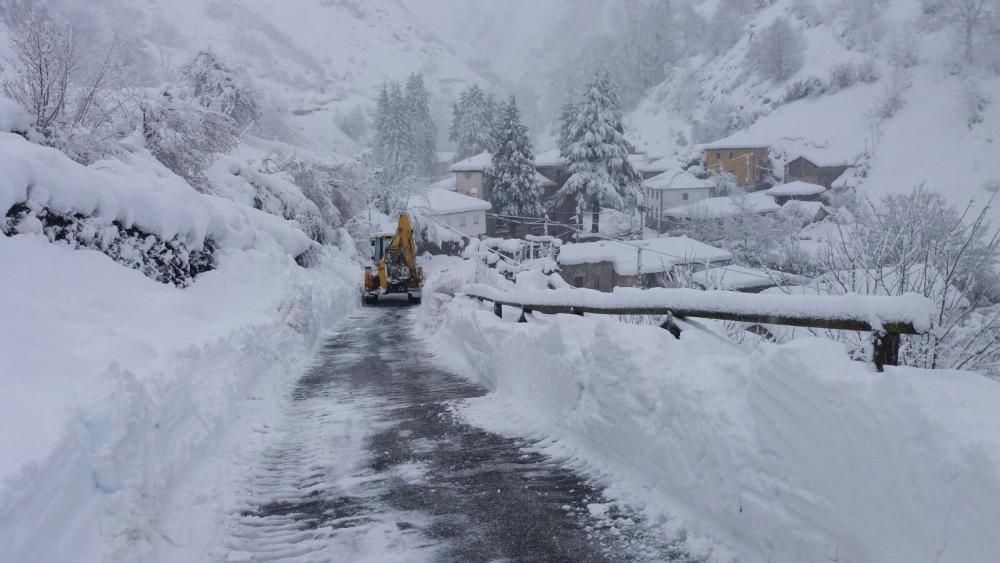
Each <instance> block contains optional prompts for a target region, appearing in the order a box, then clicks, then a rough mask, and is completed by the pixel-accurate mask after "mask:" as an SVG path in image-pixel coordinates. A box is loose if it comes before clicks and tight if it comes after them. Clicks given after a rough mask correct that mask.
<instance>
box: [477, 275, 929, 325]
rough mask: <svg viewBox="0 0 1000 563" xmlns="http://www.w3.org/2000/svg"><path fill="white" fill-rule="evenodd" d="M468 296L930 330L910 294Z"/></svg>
mask: <svg viewBox="0 0 1000 563" xmlns="http://www.w3.org/2000/svg"><path fill="white" fill-rule="evenodd" d="M462 293H464V294H465V295H468V296H470V297H476V298H480V299H486V300H488V301H493V302H497V303H501V304H503V305H511V306H518V307H522V308H525V309H529V310H535V311H539V312H546V309H549V310H555V309H561V308H574V309H576V311H577V312H593V313H608V314H619V313H635V314H666V313H667V312H672V313H674V314H675V315H677V316H690V317H702V316H703V317H708V318H732V319H733V320H740V319H739V318H737V317H742V318H746V319H748V320H751V322H766V321H767V320H774V323H773V324H796V325H800V326H812V325H811V321H816V320H822V321H827V322H829V323H831V324H839V325H841V326H830V328H843V329H845V330H873V331H886V332H892V333H896V334H907V333H911V334H912V333H917V334H922V333H925V332H927V331H929V330H930V329H931V326H932V324H933V317H934V305H933V304H932V303H931V301H930V300H929V299H927V298H926V297H923V296H921V295H917V294H915V293H907V294H905V295H900V296H872V295H856V294H848V295H759V294H748V293H737V292H733V291H700V290H695V289H672V288H654V289H635V288H616V289H615V290H614V292H612V293H603V292H600V291H596V290H592V289H558V290H550V291H540V290H514V291H512V292H505V291H500V290H498V289H496V288H493V287H490V286H485V285H478V284H473V285H469V286H466V287H465V289H464V291H463V292H462Z"/></svg>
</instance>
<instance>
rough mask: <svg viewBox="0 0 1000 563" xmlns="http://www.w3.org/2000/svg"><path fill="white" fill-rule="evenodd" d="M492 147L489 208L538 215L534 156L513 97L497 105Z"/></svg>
mask: <svg viewBox="0 0 1000 563" xmlns="http://www.w3.org/2000/svg"><path fill="white" fill-rule="evenodd" d="M495 149H496V150H495V151H494V153H493V162H492V165H491V166H490V167H489V168H488V169H487V170H486V179H487V182H489V186H490V202H491V203H492V204H493V209H494V210H495V211H496V213H497V214H499V215H512V216H517V217H525V216H528V217H531V216H538V215H541V214H542V213H543V209H542V204H541V186H540V185H539V183H538V180H537V178H536V172H535V155H534V153H533V152H532V148H531V141H530V140H529V139H528V128H527V127H525V126H524V124H522V123H521V113H520V111H518V109H517V102H516V101H515V100H514V98H513V97H511V98H510V101H509V102H507V103H501V104H499V123H498V124H497V133H496V147H495ZM514 225H515V224H514V223H512V224H511V233H512V235H516V227H515V226H514Z"/></svg>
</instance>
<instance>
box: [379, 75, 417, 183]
mask: <svg viewBox="0 0 1000 563" xmlns="http://www.w3.org/2000/svg"><path fill="white" fill-rule="evenodd" d="M408 111H409V109H408V107H407V103H406V98H405V96H404V95H403V90H402V87H401V86H400V85H399V84H398V83H393V84H390V85H383V86H382V90H381V92H380V94H379V99H378V106H377V108H376V110H375V159H376V161H377V162H378V165H379V167H380V169H381V183H382V184H383V185H387V186H391V185H395V184H397V183H399V182H401V181H402V180H403V179H404V178H407V177H409V176H412V175H413V174H414V172H415V157H414V153H413V146H414V143H413V131H412V125H411V120H410V118H409V115H408Z"/></svg>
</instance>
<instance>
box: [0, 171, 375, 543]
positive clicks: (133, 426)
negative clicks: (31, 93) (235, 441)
mask: <svg viewBox="0 0 1000 563" xmlns="http://www.w3.org/2000/svg"><path fill="white" fill-rule="evenodd" d="M0 158H3V157H0ZM57 162H58V161H57ZM57 166H59V165H58V164H57ZM80 175H81V177H86V174H85V173H84V172H81V173H80ZM109 177H110V175H109ZM256 246H257V248H256V249H254V250H250V251H235V250H228V251H222V252H221V253H220V255H219V264H218V268H217V269H216V270H213V271H211V272H208V273H205V274H203V275H201V276H199V277H198V278H197V280H196V281H195V283H194V284H193V285H192V286H190V287H189V288H187V289H184V290H180V289H177V288H174V287H172V286H167V285H163V284H159V283H157V282H154V281H152V280H150V279H148V278H146V277H144V276H142V275H141V274H139V273H138V272H135V271H133V270H129V269H127V268H123V267H121V266H120V265H118V264H116V263H114V262H112V261H111V259H109V258H108V257H106V256H104V255H103V254H100V253H97V252H93V251H89V250H71V249H70V248H68V247H66V246H63V245H57V244H50V243H49V242H48V241H47V239H45V238H43V237H40V236H35V235H19V236H14V237H9V238H7V237H0V264H2V265H3V266H2V267H0V287H3V291H2V292H0V310H2V311H4V314H3V316H2V319H3V321H2V322H0V387H2V388H3V389H4V392H3V393H2V394H0V561H71V560H72V561H105V560H107V561H156V560H162V559H161V558H160V557H158V556H157V555H156V552H157V551H158V550H160V549H162V548H163V547H164V546H166V545H169V544H170V542H176V541H179V540H181V539H182V538H176V537H171V536H170V534H168V533H167V531H166V530H165V529H164V522H163V521H162V520H161V518H162V517H163V514H164V510H165V507H167V506H168V505H169V504H170V503H171V502H173V499H174V496H175V494H176V492H177V490H178V489H179V488H183V486H184V485H185V483H187V482H189V481H191V478H190V470H191V468H192V467H193V466H195V465H196V464H198V463H203V462H204V461H203V460H214V464H215V465H216V466H220V467H224V466H226V464H227V463H228V462H227V460H226V457H225V455H224V453H220V452H219V450H218V448H219V444H220V440H221V439H222V437H223V436H224V435H225V434H226V432H227V431H228V430H229V429H231V428H233V427H235V426H238V425H246V424H250V423H251V422H252V420H251V419H249V418H246V417H244V416H243V415H242V414H241V413H242V412H243V411H244V410H245V408H248V407H249V406H252V405H254V404H258V403H261V402H262V401H263V402H267V401H271V400H274V398H275V397H279V398H280V394H281V393H282V392H283V390H284V388H283V387H282V384H283V383H288V382H290V379H291V378H293V377H295V376H297V375H298V374H300V373H301V371H302V370H303V369H304V367H305V364H306V363H307V362H308V361H309V358H310V357H311V353H312V351H313V349H314V347H315V345H316V344H317V341H318V337H319V334H320V332H321V331H322V330H324V329H325V328H327V327H329V326H330V325H331V323H332V322H334V321H335V320H336V319H338V318H340V317H341V316H342V315H343V314H344V313H345V312H346V311H347V310H349V309H351V308H352V307H353V305H354V303H355V301H356V299H355V298H356V294H355V291H354V287H355V285H356V281H357V279H358V278H359V276H360V273H359V272H358V271H357V268H356V267H355V266H353V265H351V263H350V261H349V260H348V257H347V256H345V255H342V254H340V253H339V252H338V251H336V250H334V249H330V248H326V249H324V255H323V257H322V259H321V260H320V263H319V264H318V265H317V266H316V267H314V268H310V269H304V268H299V267H297V266H296V265H295V262H294V261H293V259H292V258H291V257H290V256H289V255H288V254H287V253H286V248H284V247H282V246H280V245H278V244H277V243H276V242H274V241H271V240H267V239H262V240H259V241H258V244H257V245H256ZM213 454H215V455H213ZM220 458H221V459H220ZM211 494H212V491H211V490H210V489H209V491H208V492H207V493H204V494H202V495H200V496H197V498H193V499H190V500H191V502H189V503H187V504H186V505H185V506H184V508H183V514H185V515H187V516H189V517H194V516H195V515H197V514H198V513H201V512H204V511H211V510H213V507H214V506H215V501H214V500H213V498H212V496H211ZM207 520H211V519H207Z"/></svg>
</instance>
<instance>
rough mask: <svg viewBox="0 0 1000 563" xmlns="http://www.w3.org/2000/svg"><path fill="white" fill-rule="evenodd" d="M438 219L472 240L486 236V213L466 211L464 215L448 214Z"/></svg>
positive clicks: (439, 216)
mask: <svg viewBox="0 0 1000 563" xmlns="http://www.w3.org/2000/svg"><path fill="white" fill-rule="evenodd" d="M438 218H439V219H440V220H441V221H443V222H444V223H445V224H446V225H448V226H449V227H451V228H452V229H454V230H456V231H458V232H460V233H462V234H463V235H465V236H468V237H471V238H477V237H480V236H482V235H484V234H486V212H485V211H466V212H464V213H447V214H441V215H438Z"/></svg>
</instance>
